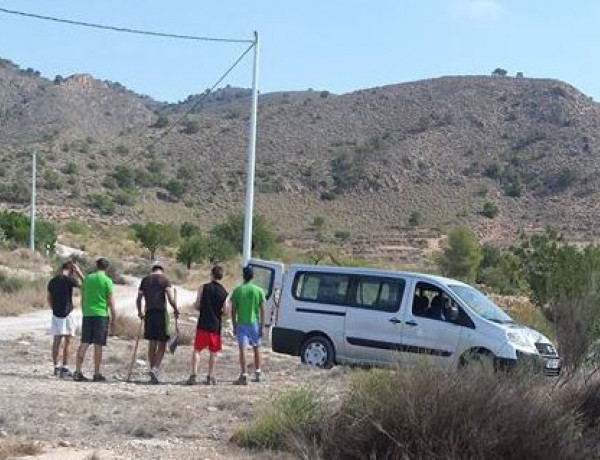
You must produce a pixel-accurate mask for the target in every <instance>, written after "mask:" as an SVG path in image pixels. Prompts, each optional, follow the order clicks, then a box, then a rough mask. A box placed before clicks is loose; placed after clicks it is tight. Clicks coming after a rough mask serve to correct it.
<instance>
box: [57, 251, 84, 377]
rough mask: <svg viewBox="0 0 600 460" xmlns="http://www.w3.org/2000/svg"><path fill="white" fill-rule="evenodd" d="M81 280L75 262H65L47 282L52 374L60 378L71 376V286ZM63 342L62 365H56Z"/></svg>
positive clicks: (72, 323)
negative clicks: (50, 318) (51, 336)
mask: <svg viewBox="0 0 600 460" xmlns="http://www.w3.org/2000/svg"><path fill="white" fill-rule="evenodd" d="M82 280H83V273H82V272H81V269H80V268H79V267H78V266H77V264H75V263H73V262H65V263H64V264H62V266H61V268H60V273H59V274H58V275H56V276H55V277H54V278H52V279H51V280H50V282H49V283H48V304H49V305H50V308H51V309H52V326H51V330H52V335H53V336H54V341H53V343H52V361H53V362H54V375H57V376H59V377H60V378H61V379H62V378H65V377H71V371H69V368H68V367H67V366H68V364H69V348H70V346H71V339H72V337H74V336H75V329H76V325H75V318H73V315H72V314H71V312H72V311H73V288H76V287H79V285H80V283H81V281H82ZM61 342H63V353H62V366H59V365H58V354H59V352H60V344H61Z"/></svg>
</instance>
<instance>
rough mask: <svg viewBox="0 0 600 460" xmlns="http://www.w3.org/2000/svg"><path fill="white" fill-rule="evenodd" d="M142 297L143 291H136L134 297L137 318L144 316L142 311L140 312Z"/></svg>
mask: <svg viewBox="0 0 600 460" xmlns="http://www.w3.org/2000/svg"><path fill="white" fill-rule="evenodd" d="M142 297H144V293H143V292H142V291H138V295H137V298H136V299H135V306H136V307H137V312H138V318H139V319H142V318H143V317H144V313H143V312H142Z"/></svg>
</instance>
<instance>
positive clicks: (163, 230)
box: [132, 222, 177, 260]
mask: <svg viewBox="0 0 600 460" xmlns="http://www.w3.org/2000/svg"><path fill="white" fill-rule="evenodd" d="M132 228H133V231H134V235H135V239H136V240H137V241H138V242H139V243H140V245H141V246H142V247H144V248H146V249H148V251H149V252H150V260H154V257H155V256H156V251H157V250H158V249H159V248H161V247H165V246H167V245H169V244H171V243H173V242H174V241H175V240H176V238H177V236H176V232H175V231H174V229H173V227H172V226H170V225H165V224H160V223H156V222H148V223H146V224H143V225H142V224H134V225H132Z"/></svg>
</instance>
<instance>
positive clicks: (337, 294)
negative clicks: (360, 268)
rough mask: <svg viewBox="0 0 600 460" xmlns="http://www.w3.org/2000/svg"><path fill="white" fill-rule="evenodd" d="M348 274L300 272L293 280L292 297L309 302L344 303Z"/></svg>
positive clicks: (346, 293) (348, 283)
mask: <svg viewBox="0 0 600 460" xmlns="http://www.w3.org/2000/svg"><path fill="white" fill-rule="evenodd" d="M349 285H350V275H339V274H333V273H313V272H301V273H298V274H297V275H296V279H295V280H294V286H295V287H294V297H295V298H296V299H298V300H305V301H309V302H318V303H329V304H334V305H342V304H345V303H346V297H347V295H348V286H349Z"/></svg>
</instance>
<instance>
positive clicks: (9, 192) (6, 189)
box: [0, 181, 31, 204]
mask: <svg viewBox="0 0 600 460" xmlns="http://www.w3.org/2000/svg"><path fill="white" fill-rule="evenodd" d="M30 199H31V193H30V190H29V187H28V186H27V185H25V183H23V182H9V183H6V182H4V181H3V182H2V183H0V201H5V202H8V203H19V204H24V203H27V202H29V200H30Z"/></svg>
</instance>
